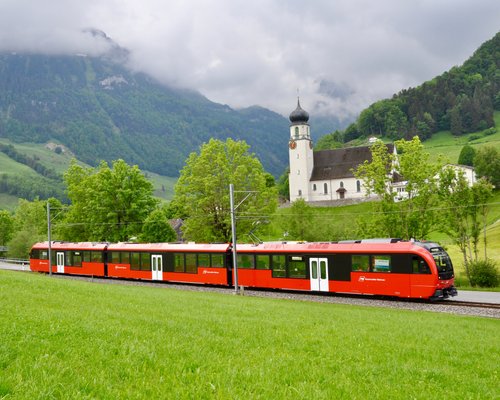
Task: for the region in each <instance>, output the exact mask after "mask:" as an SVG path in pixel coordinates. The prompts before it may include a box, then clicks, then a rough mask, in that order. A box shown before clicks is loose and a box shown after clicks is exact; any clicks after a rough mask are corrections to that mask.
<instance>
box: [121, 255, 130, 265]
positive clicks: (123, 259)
mask: <svg viewBox="0 0 500 400" xmlns="http://www.w3.org/2000/svg"><path fill="white" fill-rule="evenodd" d="M120 258H121V260H120V261H121V263H122V264H130V253H121V256H120Z"/></svg>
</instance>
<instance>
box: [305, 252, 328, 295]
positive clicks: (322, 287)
mask: <svg viewBox="0 0 500 400" xmlns="http://www.w3.org/2000/svg"><path fill="white" fill-rule="evenodd" d="M309 275H310V277H311V290H315V291H318V292H328V290H329V288H328V259H327V258H310V259H309Z"/></svg>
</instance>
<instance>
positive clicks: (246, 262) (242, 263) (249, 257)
mask: <svg viewBox="0 0 500 400" xmlns="http://www.w3.org/2000/svg"><path fill="white" fill-rule="evenodd" d="M237 257H238V268H253V267H254V265H253V254H238V255H237Z"/></svg>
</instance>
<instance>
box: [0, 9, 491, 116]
mask: <svg viewBox="0 0 500 400" xmlns="http://www.w3.org/2000/svg"><path fill="white" fill-rule="evenodd" d="M499 20H500V8H499V7H498V3H497V2H496V1H490V0H478V1H475V2H470V1H468V0H453V1H452V0H440V1H431V0H421V1H418V2H401V1H398V0H381V1H378V2H373V1H368V0H354V1H353V0H338V1H335V2H332V1H330V0H317V1H314V2H309V3H305V2H303V1H298V0H292V1H286V2H283V1H281V0H271V1H269V0H268V1H263V0H256V1H252V2H247V1H246V0H245V1H244V0H221V1H217V2H207V1H205V0H189V1H182V0H171V1H169V2H164V1H161V0H142V1H141V2H137V1H132V0H121V1H118V0H87V1H85V2H82V1H79V0H78V1H76V0H45V1H43V2H33V1H28V0H3V1H2V2H1V4H0V50H1V51H10V52H12V51H16V52H39V53H47V54H60V53H65V54H66V53H69V54H76V53H86V54H89V55H99V54H102V53H104V52H107V51H109V49H110V48H113V46H114V44H113V43H112V42H110V41H109V40H108V39H106V37H105V36H102V35H95V34H89V31H88V28H89V27H90V28H97V29H99V30H102V31H103V32H106V34H107V35H109V37H110V38H111V39H112V40H114V41H115V43H116V44H118V45H119V46H122V47H124V48H127V49H128V50H129V52H130V53H129V54H128V62H129V65H130V67H131V68H133V69H136V70H140V71H144V72H147V73H150V74H152V75H153V76H154V77H156V78H157V79H159V80H160V81H162V82H164V83H165V84H169V85H177V86H182V87H187V88H192V89H195V90H198V91H201V92H202V93H203V94H204V95H206V96H207V97H208V98H210V99H211V100H213V101H217V102H220V103H224V104H228V105H230V106H232V107H247V106H251V105H254V104H259V105H262V106H264V107H268V108H270V109H272V110H275V111H277V112H280V113H282V114H284V115H287V114H288V113H289V112H290V111H291V110H292V109H293V108H294V106H295V96H296V93H297V89H299V90H300V95H301V103H302V105H303V106H304V108H306V109H307V110H308V111H309V112H310V113H318V114H332V115H336V116H338V117H339V118H352V116H354V115H355V114H357V113H358V112H359V111H360V110H361V109H363V108H364V107H366V106H367V105H369V104H370V103H372V102H373V101H376V100H378V99H381V98H385V97H389V96H391V95H392V94H393V93H395V92H398V91H399V90H401V89H404V88H407V87H409V86H416V85H418V84H420V83H422V82H424V81H425V80H428V79H431V78H432V77H434V76H436V75H438V74H440V73H442V72H444V71H445V70H447V69H449V68H451V67H452V66H453V65H459V64H461V63H463V61H465V59H466V58H468V57H469V56H470V55H472V53H473V51H474V50H475V49H476V48H477V47H478V46H479V45H480V44H481V43H482V42H484V41H485V40H488V39H489V38H491V37H493V35H494V34H495V33H496V32H497V29H498V21H499ZM86 29H87V30H86Z"/></svg>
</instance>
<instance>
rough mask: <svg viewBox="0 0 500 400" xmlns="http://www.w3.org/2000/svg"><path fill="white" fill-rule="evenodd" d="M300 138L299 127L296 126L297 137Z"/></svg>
mask: <svg viewBox="0 0 500 400" xmlns="http://www.w3.org/2000/svg"><path fill="white" fill-rule="evenodd" d="M298 138H299V127H298V126H296V127H295V139H298Z"/></svg>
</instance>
